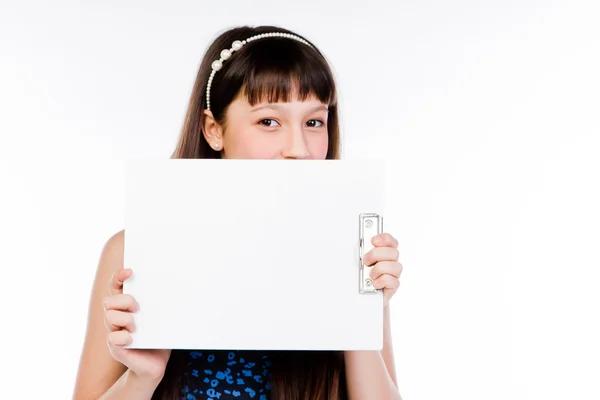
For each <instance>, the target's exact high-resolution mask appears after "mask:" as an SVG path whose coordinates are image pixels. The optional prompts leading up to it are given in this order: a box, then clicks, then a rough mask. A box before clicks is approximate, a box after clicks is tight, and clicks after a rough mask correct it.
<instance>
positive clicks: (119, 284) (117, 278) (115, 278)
mask: <svg viewBox="0 0 600 400" xmlns="http://www.w3.org/2000/svg"><path fill="white" fill-rule="evenodd" d="M132 274H133V271H132V270H131V269H130V268H125V269H120V270H118V271H115V273H114V274H113V275H112V278H111V279H110V284H109V291H110V294H112V295H114V294H122V293H123V282H125V281H126V280H127V279H129V278H131V275H132Z"/></svg>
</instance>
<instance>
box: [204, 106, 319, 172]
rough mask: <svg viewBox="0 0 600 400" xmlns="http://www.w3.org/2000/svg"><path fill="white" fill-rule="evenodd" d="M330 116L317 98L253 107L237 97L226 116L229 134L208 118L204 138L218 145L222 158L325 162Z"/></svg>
mask: <svg viewBox="0 0 600 400" xmlns="http://www.w3.org/2000/svg"><path fill="white" fill-rule="evenodd" d="M205 113H206V111H205ZM327 115H328V109H327V104H324V103H322V102H320V101H319V100H318V99H316V98H315V97H309V98H307V99H306V100H305V101H300V100H299V99H298V97H297V96H294V98H293V101H291V102H289V103H284V102H278V103H266V102H263V103H258V104H256V105H255V106H251V105H250V103H249V102H248V100H247V99H246V97H245V96H238V97H237V98H236V99H235V100H234V101H233V102H232V103H231V104H230V105H229V108H228V110H227V112H226V127H225V128H226V130H225V131H224V132H223V130H222V128H221V127H220V126H219V125H218V124H216V123H215V121H214V119H213V118H212V116H211V114H207V118H206V119H205V124H204V128H205V129H204V135H205V138H206V140H207V141H208V143H209V144H210V146H211V147H212V148H213V149H215V147H214V145H215V144H217V145H218V148H217V150H221V151H222V153H221V154H222V157H223V158H241V159H316V160H324V159H325V157H326V156H327V148H328V144H329V136H328V132H327Z"/></svg>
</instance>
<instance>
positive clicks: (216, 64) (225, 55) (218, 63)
mask: <svg viewBox="0 0 600 400" xmlns="http://www.w3.org/2000/svg"><path fill="white" fill-rule="evenodd" d="M269 37H280V38H286V39H294V40H297V41H299V42H301V43H304V44H305V45H307V46H309V47H312V46H311V44H310V43H308V42H307V41H306V40H304V39H302V38H301V37H299V36H296V35H292V34H290V33H281V32H271V33H261V34H260V35H255V36H252V37H249V38H248V39H246V40H236V41H235V42H233V43H232V44H231V48H230V49H224V50H222V51H221V58H220V59H218V60H215V61H213V63H212V72H211V73H210V76H209V77H208V84H207V85H206V109H207V110H210V87H211V85H212V81H213V78H214V77H215V74H216V73H217V71H219V70H220V69H221V68H223V61H225V60H228V59H229V58H230V57H231V55H232V54H233V52H234V51H238V50H240V49H241V48H242V47H243V46H244V45H245V44H247V43H250V42H252V41H254V40H257V39H263V38H269Z"/></svg>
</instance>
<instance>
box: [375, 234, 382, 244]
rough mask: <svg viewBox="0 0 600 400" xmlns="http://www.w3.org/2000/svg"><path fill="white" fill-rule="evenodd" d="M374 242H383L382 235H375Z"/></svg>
mask: <svg viewBox="0 0 600 400" xmlns="http://www.w3.org/2000/svg"><path fill="white" fill-rule="evenodd" d="M373 243H375V244H379V243H381V237H380V236H375V237H374V238H373Z"/></svg>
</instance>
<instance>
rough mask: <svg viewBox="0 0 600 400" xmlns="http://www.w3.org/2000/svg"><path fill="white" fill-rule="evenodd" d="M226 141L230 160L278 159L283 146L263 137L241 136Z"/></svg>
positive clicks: (231, 137)
mask: <svg viewBox="0 0 600 400" xmlns="http://www.w3.org/2000/svg"><path fill="white" fill-rule="evenodd" d="M229 139H230V140H229V141H225V146H226V150H225V151H226V153H227V157H228V158H242V159H272V158H278V157H279V155H280V153H281V146H280V144H279V143H277V141H276V140H273V138H268V137H265V136H262V135H252V134H247V135H245V134H239V135H235V137H233V135H231V136H229Z"/></svg>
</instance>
